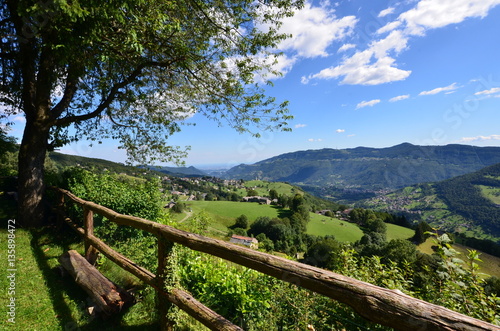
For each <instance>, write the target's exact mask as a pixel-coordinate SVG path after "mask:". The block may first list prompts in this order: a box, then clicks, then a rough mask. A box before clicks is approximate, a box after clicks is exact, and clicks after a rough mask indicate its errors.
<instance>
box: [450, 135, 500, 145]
mask: <svg viewBox="0 0 500 331" xmlns="http://www.w3.org/2000/svg"><path fill="white" fill-rule="evenodd" d="M491 140H500V134H492V135H489V136H477V137H464V138H462V139H460V140H459V141H458V142H460V143H470V142H475V141H491Z"/></svg>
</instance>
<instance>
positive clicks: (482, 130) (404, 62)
mask: <svg viewBox="0 0 500 331" xmlns="http://www.w3.org/2000/svg"><path fill="white" fill-rule="evenodd" d="M282 29H283V31H284V32H287V33H291V34H293V37H292V38H291V39H289V40H287V41H285V42H284V43H282V44H281V45H280V50H282V51H283V52H284V54H285V55H284V56H283V57H282V58H281V59H280V61H279V63H278V67H279V68H280V69H281V70H282V71H283V73H284V75H283V77H281V78H276V79H274V84H275V86H274V87H272V88H269V89H268V93H269V94H270V95H273V96H275V97H276V98H277V100H278V101H283V100H289V101H290V106H289V109H290V113H291V114H292V115H294V120H293V121H291V128H292V129H293V131H292V132H262V133H261V134H262V137H261V138H260V139H256V138H252V137H251V136H250V135H245V134H238V133H236V132H235V131H234V130H232V129H231V128H229V127H228V126H223V127H218V126H217V124H216V123H214V122H212V121H209V120H207V119H205V118H204V117H203V116H202V115H199V114H196V115H194V116H193V117H192V118H190V119H189V120H188V122H191V123H196V126H185V127H183V130H182V132H180V133H177V134H175V135H174V136H173V137H172V138H171V140H170V141H171V144H172V145H180V146H186V145H189V146H191V151H190V153H189V156H188V158H187V159H185V161H186V164H187V165H195V166H199V167H206V166H207V165H212V167H228V166H232V165H235V164H239V163H254V162H257V161H260V160H263V159H266V158H269V157H272V156H275V155H279V154H282V153H286V152H292V151H298V150H305V149H320V148H353V147H357V146H366V147H389V146H393V145H396V144H400V143H402V142H410V143H413V144H418V145H446V144H452V143H460V144H469V145H476V146H500V125H499V124H500V0H420V1H418V0H407V1H405V0H403V1H366V0H365V1H363V0H351V1H338V2H334V1H330V2H328V1H313V2H307V3H306V6H305V7H304V9H303V10H301V11H300V12H298V13H296V15H295V16H294V17H292V18H287V20H286V21H285V22H284V25H283V27H282ZM15 121H17V125H16V126H15V127H14V128H13V131H11V132H10V134H12V135H14V136H20V134H21V127H22V122H23V121H22V118H16V119H15ZM117 145H118V144H117V143H114V142H105V143H104V144H103V145H99V146H94V147H92V148H90V147H88V144H85V143H84V142H81V143H79V144H75V145H70V146H65V147H64V148H62V149H61V152H64V153H70V154H77V155H82V156H87V157H96V158H104V159H109V160H112V161H118V162H123V161H124V160H125V158H126V155H125V152H124V151H122V150H118V149H117V148H116V147H117Z"/></svg>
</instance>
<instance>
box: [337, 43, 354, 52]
mask: <svg viewBox="0 0 500 331" xmlns="http://www.w3.org/2000/svg"><path fill="white" fill-rule="evenodd" d="M354 47H356V45H354V44H344V45H342V46H340V48H339V50H338V51H337V53H341V52H345V51H347V50H349V49H351V48H354Z"/></svg>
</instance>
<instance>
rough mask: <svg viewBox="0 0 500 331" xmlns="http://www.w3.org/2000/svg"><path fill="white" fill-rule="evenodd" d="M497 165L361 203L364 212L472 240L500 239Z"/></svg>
mask: <svg viewBox="0 0 500 331" xmlns="http://www.w3.org/2000/svg"><path fill="white" fill-rule="evenodd" d="M499 197H500V163H499V164H495V165H492V166H489V167H485V168H483V169H481V170H478V171H475V172H473V173H469V174H465V175H461V176H457V177H453V178H450V179H447V180H444V181H439V182H435V183H424V184H417V185H412V186H408V187H405V188H404V189H400V190H397V191H395V192H392V193H389V194H385V195H380V196H377V197H375V198H372V199H368V200H365V201H364V202H363V203H362V205H363V206H364V207H366V208H373V209H377V210H386V211H390V212H393V213H403V214H405V215H406V216H407V218H410V219H414V220H425V221H426V222H428V223H429V224H432V225H434V226H437V227H440V228H442V229H445V230H448V231H452V232H459V233H465V234H467V235H468V236H474V237H485V236H486V237H489V238H491V239H494V237H496V238H499V237H500V200H499Z"/></svg>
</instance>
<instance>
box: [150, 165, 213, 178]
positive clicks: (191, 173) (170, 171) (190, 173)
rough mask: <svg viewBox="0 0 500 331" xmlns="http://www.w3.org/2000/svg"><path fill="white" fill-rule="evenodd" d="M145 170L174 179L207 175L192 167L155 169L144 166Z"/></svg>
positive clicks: (154, 167)
mask: <svg viewBox="0 0 500 331" xmlns="http://www.w3.org/2000/svg"><path fill="white" fill-rule="evenodd" d="M145 167H146V168H148V169H150V170H154V171H158V172H161V173H164V174H166V175H170V176H176V177H184V176H186V177H203V176H207V175H208V174H207V173H206V172H204V171H202V170H200V169H198V168H195V167H193V166H190V167H156V166H145Z"/></svg>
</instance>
